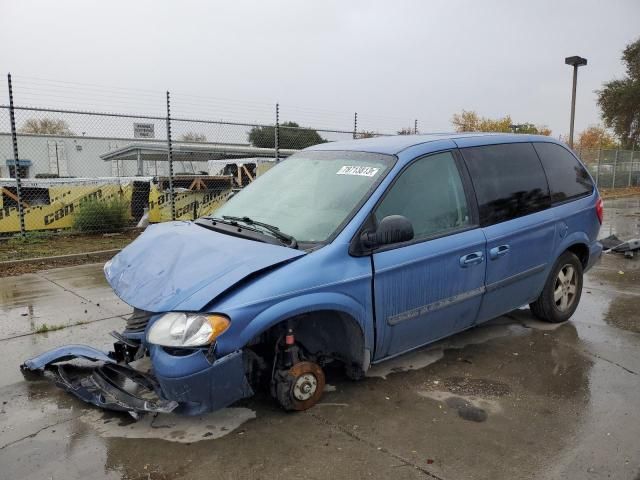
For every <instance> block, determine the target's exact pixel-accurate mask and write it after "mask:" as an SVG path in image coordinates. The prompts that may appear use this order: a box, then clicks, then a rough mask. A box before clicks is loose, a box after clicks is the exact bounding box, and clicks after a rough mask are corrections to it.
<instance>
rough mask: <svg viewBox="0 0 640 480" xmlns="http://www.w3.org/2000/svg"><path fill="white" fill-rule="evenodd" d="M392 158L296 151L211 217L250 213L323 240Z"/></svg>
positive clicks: (306, 238) (307, 238)
mask: <svg viewBox="0 0 640 480" xmlns="http://www.w3.org/2000/svg"><path fill="white" fill-rule="evenodd" d="M394 162H395V157H393V156H390V155H380V154H375V153H363V152H313V151H303V152H299V153H297V154H295V155H293V156H291V157H289V158H288V159H287V160H284V161H282V162H281V163H279V164H278V165H276V166H274V167H273V168H271V169H270V170H269V171H267V172H266V173H265V174H263V175H261V176H260V177H258V178H257V179H256V180H255V181H254V182H252V183H251V184H249V185H248V186H247V187H245V188H244V189H243V190H241V191H240V192H239V193H238V194H236V195H235V196H234V197H232V198H231V199H230V200H229V201H228V202H227V203H226V204H224V205H223V206H222V207H221V208H219V209H218V210H217V211H216V212H215V214H214V216H215V217H222V216H232V217H250V218H251V219H252V220H254V221H256V222H264V223H268V224H270V225H273V226H276V227H278V228H279V229H280V231H281V232H283V233H286V234H288V235H291V236H293V237H295V239H296V240H297V241H298V242H309V243H311V242H323V241H326V240H327V239H328V238H329V237H330V236H331V235H332V234H333V233H334V232H335V231H336V230H337V229H338V228H339V227H340V226H341V225H342V223H343V222H344V221H345V220H347V219H348V218H349V216H350V214H351V213H352V212H353V211H354V210H355V208H356V207H358V206H359V204H360V203H361V202H362V201H363V200H364V199H365V198H366V197H367V196H368V195H369V193H370V192H371V191H372V190H373V188H375V186H377V184H378V183H379V182H380V181H381V180H382V178H384V176H385V175H386V173H387V172H388V171H389V169H390V168H391V167H392V166H393V164H394Z"/></svg>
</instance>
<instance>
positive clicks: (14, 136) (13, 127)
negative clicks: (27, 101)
mask: <svg viewBox="0 0 640 480" xmlns="http://www.w3.org/2000/svg"><path fill="white" fill-rule="evenodd" d="M7 81H8V83H9V118H10V119H11V140H12V142H13V161H14V162H15V163H14V167H13V171H14V172H15V175H16V196H17V197H18V217H19V218H20V235H21V236H22V237H24V234H25V226H24V209H23V208H22V179H21V178H20V174H21V173H22V172H20V156H19V155H18V134H17V132H16V116H15V110H14V108H13V86H12V84H11V74H10V73H9V74H8V75H7Z"/></svg>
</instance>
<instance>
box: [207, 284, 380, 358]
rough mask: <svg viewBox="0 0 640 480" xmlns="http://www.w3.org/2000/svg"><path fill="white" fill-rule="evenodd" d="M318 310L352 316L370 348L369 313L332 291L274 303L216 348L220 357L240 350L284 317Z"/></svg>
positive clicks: (367, 346)
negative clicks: (333, 311) (238, 332)
mask: <svg viewBox="0 0 640 480" xmlns="http://www.w3.org/2000/svg"><path fill="white" fill-rule="evenodd" d="M320 310H335V311H338V312H342V313H346V314H348V315H350V316H351V317H353V319H354V320H355V321H356V323H357V324H358V326H359V327H360V331H361V332H362V334H363V338H364V346H365V348H366V349H371V347H372V345H373V330H372V328H371V326H372V325H373V320H372V319H371V318H370V314H369V312H367V310H366V309H365V308H364V306H362V305H361V304H360V303H358V302H356V301H355V300H354V299H353V298H352V297H349V296H347V295H344V294H341V293H335V292H319V293H310V294H307V295H300V296H296V297H293V298H289V299H286V300H283V301H282V302H279V303H276V304H275V305H272V306H270V307H269V308H267V309H265V310H264V311H262V312H261V313H260V314H258V315H257V316H256V317H255V318H254V319H253V320H251V321H250V322H249V323H248V324H247V326H246V327H245V328H244V329H243V330H242V331H241V332H240V334H239V335H234V336H233V338H229V339H227V338H225V337H224V335H223V336H221V337H220V340H219V343H218V349H219V352H220V353H221V354H225V353H227V352H232V351H234V350H239V349H241V348H243V347H244V346H245V345H246V344H247V343H248V342H249V341H251V340H252V339H253V338H255V337H256V336H258V335H259V334H261V333H262V332H264V331H266V330H268V329H269V328H271V327H272V326H274V325H276V324H277V323H279V322H282V321H283V320H286V319H287V318H291V317H294V316H296V315H300V314H303V313H310V312H317V311H320Z"/></svg>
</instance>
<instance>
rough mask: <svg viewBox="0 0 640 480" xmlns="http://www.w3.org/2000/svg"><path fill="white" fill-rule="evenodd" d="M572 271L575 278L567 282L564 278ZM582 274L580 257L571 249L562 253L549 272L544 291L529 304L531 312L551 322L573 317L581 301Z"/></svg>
mask: <svg viewBox="0 0 640 480" xmlns="http://www.w3.org/2000/svg"><path fill="white" fill-rule="evenodd" d="M570 269H572V270H570ZM561 272H562V276H560V273H561ZM570 272H573V274H574V275H575V278H574V279H573V281H571V279H569V280H567V281H566V282H565V281H564V279H568V278H569V274H570ZM582 274H583V272H582V263H581V262H580V260H579V259H578V257H576V256H575V255H574V254H573V253H571V252H569V251H566V252H564V253H563V254H562V255H560V258H558V260H556V263H555V264H554V265H553V268H552V269H551V272H550V273H549V277H548V278H547V281H546V283H545V285H544V288H543V289H542V293H541V294H540V296H539V297H538V298H537V299H536V300H535V301H534V302H533V303H530V304H529V308H531V313H533V314H534V315H535V316H536V317H538V318H539V319H540V320H544V321H545V322H551V323H560V322H564V321H566V320H568V319H569V318H571V315H573V314H574V312H575V311H576V308H578V304H579V303H580V297H581V295H582ZM572 286H573V287H574V288H573V289H572ZM572 290H573V294H572V293H571V292H572Z"/></svg>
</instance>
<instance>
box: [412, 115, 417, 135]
mask: <svg viewBox="0 0 640 480" xmlns="http://www.w3.org/2000/svg"><path fill="white" fill-rule="evenodd" d="M413 134H414V135H417V134H418V119H417V118H416V120H415V122H413Z"/></svg>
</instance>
